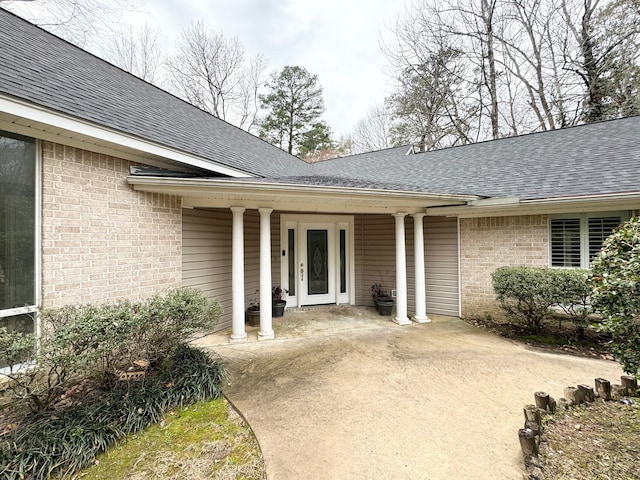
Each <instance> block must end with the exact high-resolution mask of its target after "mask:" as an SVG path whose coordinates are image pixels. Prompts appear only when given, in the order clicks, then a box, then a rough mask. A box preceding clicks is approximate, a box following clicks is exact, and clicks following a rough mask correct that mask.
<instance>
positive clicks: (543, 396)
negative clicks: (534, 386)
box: [533, 392, 551, 412]
mask: <svg viewBox="0 0 640 480" xmlns="http://www.w3.org/2000/svg"><path fill="white" fill-rule="evenodd" d="M533 396H534V397H535V399H536V407H538V408H541V409H543V410H546V411H548V412H549V411H551V409H550V408H549V398H550V397H549V394H548V393H547V392H536V393H534V394H533Z"/></svg>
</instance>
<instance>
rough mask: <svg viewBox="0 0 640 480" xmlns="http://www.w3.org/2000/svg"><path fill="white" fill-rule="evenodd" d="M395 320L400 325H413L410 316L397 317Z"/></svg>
mask: <svg viewBox="0 0 640 480" xmlns="http://www.w3.org/2000/svg"><path fill="white" fill-rule="evenodd" d="M393 322H394V323H397V324H398V325H411V320H409V318H408V317H395V318H394V319H393Z"/></svg>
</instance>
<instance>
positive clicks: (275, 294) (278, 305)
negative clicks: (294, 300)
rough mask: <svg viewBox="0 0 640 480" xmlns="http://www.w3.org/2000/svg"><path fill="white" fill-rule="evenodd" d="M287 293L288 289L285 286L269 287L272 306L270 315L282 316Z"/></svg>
mask: <svg viewBox="0 0 640 480" xmlns="http://www.w3.org/2000/svg"><path fill="white" fill-rule="evenodd" d="M288 293H289V290H287V289H286V288H282V287H280V285H278V286H277V287H273V288H272V289H271V298H272V301H273V303H272V307H271V315H272V316H273V317H282V316H284V309H285V307H286V306H287V299H286V297H287V294H288Z"/></svg>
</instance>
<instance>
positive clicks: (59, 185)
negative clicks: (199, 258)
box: [42, 142, 182, 308]
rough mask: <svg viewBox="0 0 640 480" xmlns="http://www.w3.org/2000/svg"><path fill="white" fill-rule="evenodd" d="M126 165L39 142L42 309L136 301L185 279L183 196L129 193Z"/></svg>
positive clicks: (116, 159) (104, 157)
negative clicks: (183, 261)
mask: <svg viewBox="0 0 640 480" xmlns="http://www.w3.org/2000/svg"><path fill="white" fill-rule="evenodd" d="M130 165H131V163H130V162H129V161H126V160H122V159H119V158H115V157H110V156H107V155H102V154H97V153H93V152H89V151H86V150H80V149H77V148H72V147H68V146H64V145H60V144H54V143H51V142H42V306H43V307H44V308H55V307H60V306H63V305H67V304H74V303H87V302H91V303H101V302H108V301H113V300H115V299H119V298H129V299H139V298H144V297H147V296H150V295H153V294H154V293H157V292H161V291H163V290H166V289H167V288H174V287H179V286H180V285H181V281H182V273H181V272H182V269H181V262H182V259H181V256H182V215H181V205H180V198H179V197H175V196H168V195H159V194H150V193H141V192H136V191H134V190H133V189H132V188H131V187H130V186H129V185H128V184H127V182H126V176H127V175H128V173H129V166H130Z"/></svg>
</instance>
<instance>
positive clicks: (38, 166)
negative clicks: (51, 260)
mask: <svg viewBox="0 0 640 480" xmlns="http://www.w3.org/2000/svg"><path fill="white" fill-rule="evenodd" d="M32 140H34V146H35V159H34V160H35V178H34V212H33V221H34V233H33V234H34V237H35V238H34V243H33V261H34V265H33V277H34V278H33V300H34V304H33V305H26V306H24V307H16V308H6V309H0V318H8V317H13V316H17V315H26V314H29V313H35V318H34V322H33V323H34V330H35V331H34V332H33V333H34V334H35V335H36V338H37V339H39V338H40V334H41V328H40V314H39V313H40V308H41V306H42V146H41V144H40V141H39V140H38V139H34V138H32Z"/></svg>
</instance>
